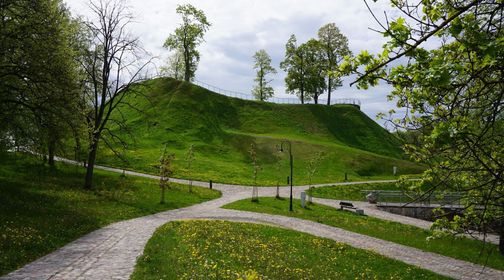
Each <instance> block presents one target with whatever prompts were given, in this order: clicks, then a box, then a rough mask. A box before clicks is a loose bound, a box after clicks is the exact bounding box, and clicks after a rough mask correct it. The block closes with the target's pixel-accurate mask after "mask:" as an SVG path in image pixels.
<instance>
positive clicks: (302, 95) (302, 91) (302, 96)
mask: <svg viewBox="0 0 504 280" xmlns="http://www.w3.org/2000/svg"><path fill="white" fill-rule="evenodd" d="M301 104H304V90H301Z"/></svg>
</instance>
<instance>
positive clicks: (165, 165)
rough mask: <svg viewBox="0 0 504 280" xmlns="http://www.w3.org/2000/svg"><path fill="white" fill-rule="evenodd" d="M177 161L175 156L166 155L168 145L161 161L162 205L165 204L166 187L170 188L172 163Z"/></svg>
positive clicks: (160, 184)
mask: <svg viewBox="0 0 504 280" xmlns="http://www.w3.org/2000/svg"><path fill="white" fill-rule="evenodd" d="M174 159H175V155H174V154H168V155H167V154H166V145H165V148H164V151H163V155H162V156H161V159H160V160H159V163H160V164H159V187H160V188H161V199H160V202H159V203H160V204H164V203H165V192H166V187H168V188H170V176H171V175H172V174H173V169H172V162H173V160H174Z"/></svg>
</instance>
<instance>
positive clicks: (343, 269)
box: [132, 221, 445, 280]
mask: <svg viewBox="0 0 504 280" xmlns="http://www.w3.org/2000/svg"><path fill="white" fill-rule="evenodd" d="M357 278H359V279H445V278H444V277H442V276H439V275H436V274H434V273H432V272H429V271H426V270H422V269H419V268H417V267H414V266H411V265H407V264H404V263H402V262H399V261H395V260H391V259H388V258H385V257H383V256H380V255H378V254H376V253H372V252H369V251H364V250H360V249H355V248H352V247H350V246H347V245H344V244H342V243H338V242H335V241H332V240H328V239H323V238H318V237H315V236H312V235H308V234H304V233H300V232H295V231H291V230H286V229H280V228H276V227H271V226H265V225H255V224H244V223H230V222H222V221H186V222H172V223H168V224H166V225H164V226H162V227H160V228H159V229H158V230H157V231H156V233H155V234H154V236H153V237H152V238H151V239H150V240H149V242H148V243H147V246H146V248H145V251H144V254H143V255H142V256H141V257H140V258H139V259H138V263H137V266H136V269H135V272H134V273H133V275H132V279H134V280H136V279H357Z"/></svg>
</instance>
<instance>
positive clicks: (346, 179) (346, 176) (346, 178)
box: [345, 172, 348, 181]
mask: <svg viewBox="0 0 504 280" xmlns="http://www.w3.org/2000/svg"><path fill="white" fill-rule="evenodd" d="M345 181H348V175H347V173H346V172H345Z"/></svg>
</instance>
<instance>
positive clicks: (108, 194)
mask: <svg viewBox="0 0 504 280" xmlns="http://www.w3.org/2000/svg"><path fill="white" fill-rule="evenodd" d="M83 172H84V169H82V168H81V167H77V166H65V165H61V166H59V167H58V169H57V170H50V169H48V168H47V167H44V166H42V165H41V164H40V162H39V161H37V160H35V159H34V158H31V157H27V156H23V155H17V156H14V155H12V154H0V276H1V275H3V274H6V273H8V272H9V271H12V270H15V269H17V268H19V267H21V266H23V265H24V264H26V263H28V262H31V261H33V260H35V259H37V258H39V257H41V256H43V255H45V254H47V253H50V252H51V251H54V250H55V249H57V248H59V247H62V246H63V245H65V244H67V243H68V242H70V241H72V240H75V239H77V238H78V237H80V236H82V235H84V234H86V233H89V232H91V231H93V230H95V229H98V228H100V227H103V226H105V225H107V224H110V223H113V222H116V221H120V220H126V219H131V218H135V217H140V216H145V215H149V214H153V213H156V212H160V211H164V210H169V209H174V208H180V207H185V206H189V205H192V204H196V203H200V202H203V201H207V200H210V199H213V198H217V197H219V196H220V194H219V192H217V191H212V190H209V189H204V188H196V187H195V188H194V189H193V193H192V194H190V193H188V189H187V186H182V185H176V186H173V188H172V189H169V190H167V193H166V204H163V205H161V204H159V198H160V195H159V187H158V182H157V181H155V180H150V179H144V178H138V177H130V176H127V177H121V175H120V174H116V173H110V172H104V171H98V170H97V171H95V180H96V186H97V187H96V189H95V190H94V191H85V190H83V188H82V185H83V178H84V174H83Z"/></svg>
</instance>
